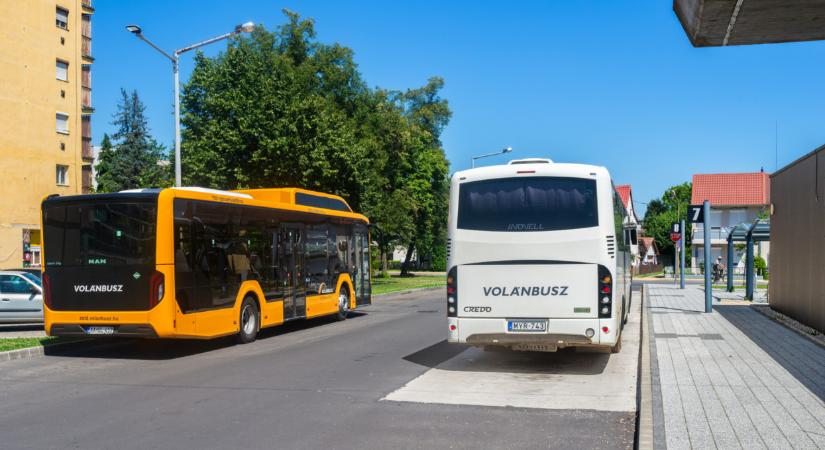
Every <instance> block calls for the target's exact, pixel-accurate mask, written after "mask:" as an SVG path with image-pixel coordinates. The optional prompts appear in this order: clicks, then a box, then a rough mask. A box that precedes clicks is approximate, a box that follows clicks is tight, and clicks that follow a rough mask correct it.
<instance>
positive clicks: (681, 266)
mask: <svg viewBox="0 0 825 450" xmlns="http://www.w3.org/2000/svg"><path fill="white" fill-rule="evenodd" d="M679 231H681V232H682V238H681V239H679V289H684V288H685V238H686V237H687V231H685V219H682V220H681V221H680V222H679Z"/></svg>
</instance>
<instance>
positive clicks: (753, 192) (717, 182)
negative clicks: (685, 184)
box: [690, 172, 771, 206]
mask: <svg viewBox="0 0 825 450" xmlns="http://www.w3.org/2000/svg"><path fill="white" fill-rule="evenodd" d="M705 200H710V204H711V206H749V205H756V206H759V205H768V204H770V202H771V179H770V176H769V175H768V174H767V173H765V172H755V173H719V174H696V175H693V191H692V193H691V200H690V203H691V204H693V205H698V204H700V203H702V202H703V201H705Z"/></svg>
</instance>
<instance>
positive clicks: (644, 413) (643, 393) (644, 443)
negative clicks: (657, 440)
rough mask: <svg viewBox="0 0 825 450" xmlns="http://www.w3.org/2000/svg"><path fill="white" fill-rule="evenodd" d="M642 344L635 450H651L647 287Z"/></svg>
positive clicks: (651, 396) (650, 385)
mask: <svg viewBox="0 0 825 450" xmlns="http://www.w3.org/2000/svg"><path fill="white" fill-rule="evenodd" d="M641 292H642V304H641V306H642V326H641V328H642V342H641V345H640V347H641V348H640V353H641V357H640V359H639V371H640V372H641V373H640V375H641V376H640V377H639V428H638V430H637V431H638V439H637V441H636V448H638V449H639V450H648V449H653V390H652V377H651V372H650V324H649V323H648V320H649V318H648V314H647V285H644V286H642V289H641Z"/></svg>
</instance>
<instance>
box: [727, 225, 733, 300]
mask: <svg viewBox="0 0 825 450" xmlns="http://www.w3.org/2000/svg"><path fill="white" fill-rule="evenodd" d="M727 287H728V292H733V231H731V232H730V234H729V235H728V286H727Z"/></svg>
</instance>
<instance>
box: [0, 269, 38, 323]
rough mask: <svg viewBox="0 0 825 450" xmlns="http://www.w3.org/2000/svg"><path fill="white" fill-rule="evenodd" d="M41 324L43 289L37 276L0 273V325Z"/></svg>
mask: <svg viewBox="0 0 825 450" xmlns="http://www.w3.org/2000/svg"><path fill="white" fill-rule="evenodd" d="M35 322H43V288H42V287H41V281H40V277H38V276H37V275H34V274H31V273H27V272H23V271H17V270H5V271H0V323H35Z"/></svg>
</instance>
